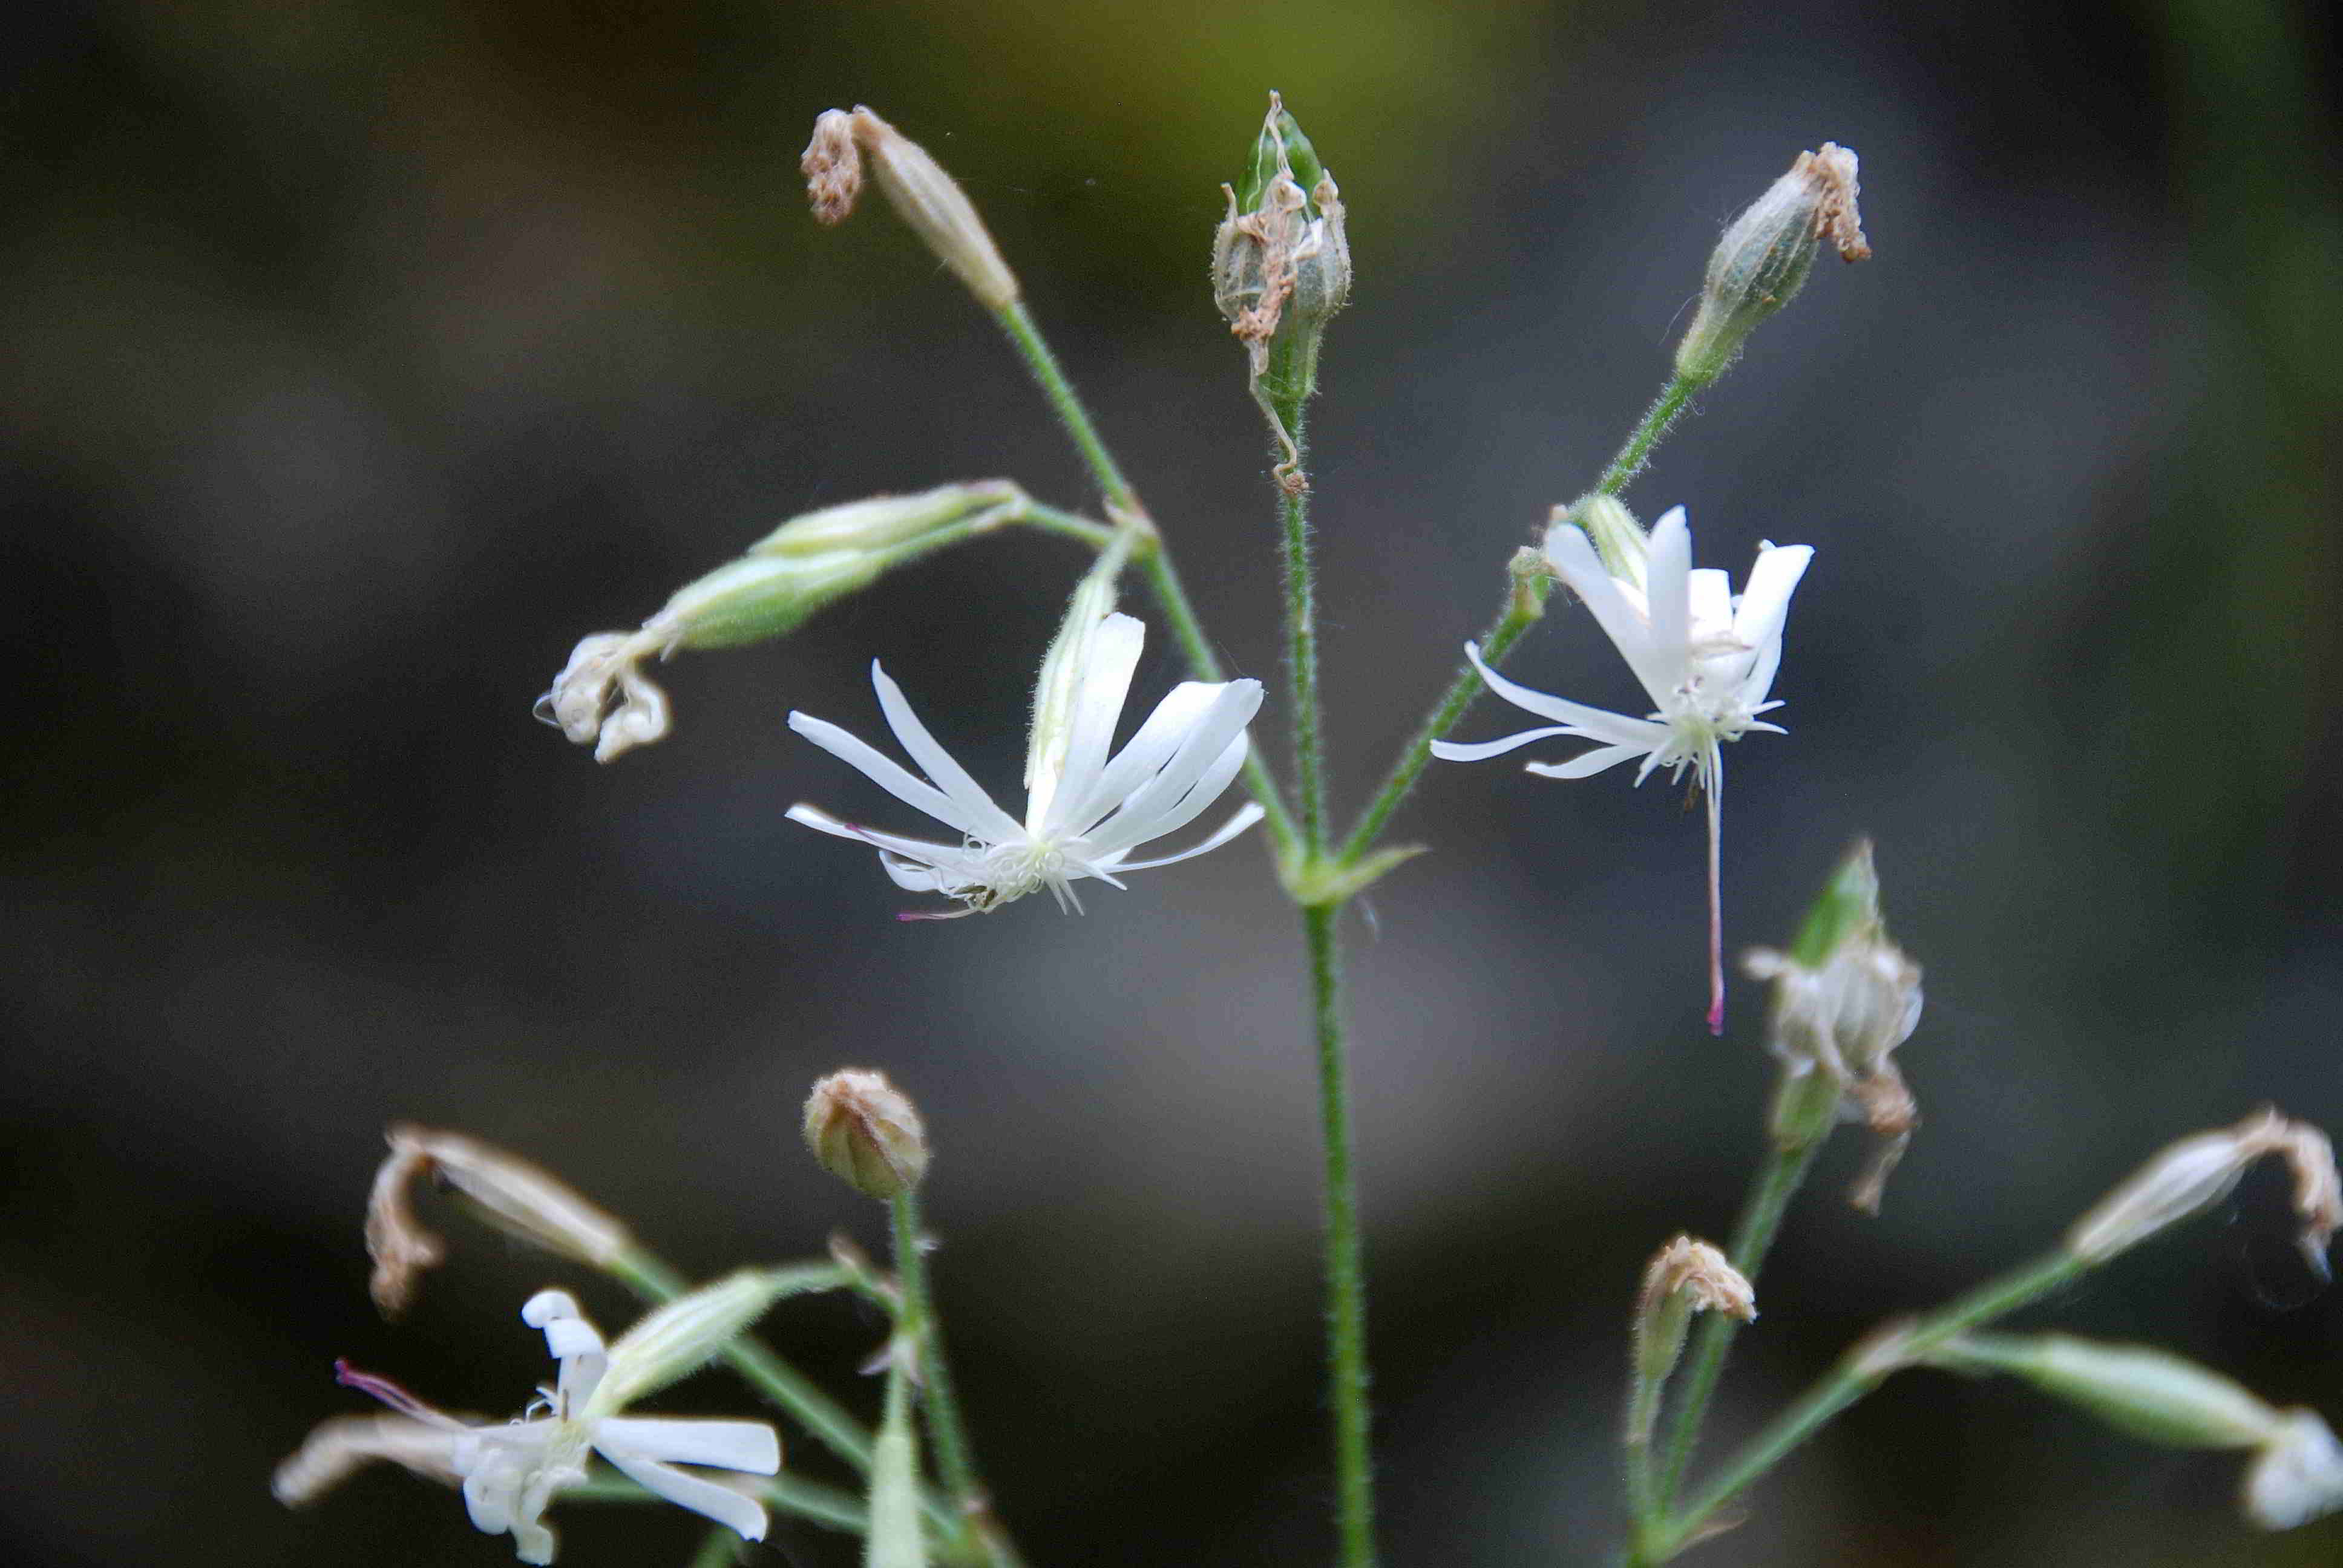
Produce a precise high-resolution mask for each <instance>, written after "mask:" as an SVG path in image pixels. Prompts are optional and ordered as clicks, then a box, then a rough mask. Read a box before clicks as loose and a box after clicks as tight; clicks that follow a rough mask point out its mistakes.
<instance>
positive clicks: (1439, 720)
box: [1334, 592, 1543, 866]
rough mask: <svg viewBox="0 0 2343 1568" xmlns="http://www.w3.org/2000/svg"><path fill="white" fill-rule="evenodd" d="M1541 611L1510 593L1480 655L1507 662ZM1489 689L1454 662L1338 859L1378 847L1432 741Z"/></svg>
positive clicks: (1348, 861) (1349, 860) (1349, 859)
mask: <svg viewBox="0 0 2343 1568" xmlns="http://www.w3.org/2000/svg"><path fill="white" fill-rule="evenodd" d="M1541 613H1543V612H1542V611H1541V610H1540V609H1537V608H1532V607H1531V606H1529V605H1525V604H1524V603H1523V596H1522V595H1521V594H1520V593H1519V592H1514V593H1512V594H1509V595H1508V596H1507V597H1506V601H1505V608H1504V609H1503V611H1501V612H1500V613H1499V614H1498V616H1497V618H1496V620H1495V621H1494V622H1493V623H1492V624H1491V625H1490V627H1489V629H1488V630H1487V631H1486V632H1484V633H1483V634H1482V637H1481V657H1482V658H1484V659H1486V660H1487V661H1488V662H1489V664H1490V666H1491V667H1492V668H1494V667H1496V666H1498V665H1500V664H1503V662H1504V658H1505V655H1506V654H1507V653H1508V652H1509V651H1511V649H1512V648H1513V644H1514V643H1516V642H1518V641H1520V640H1521V635H1522V633H1523V632H1525V631H1527V630H1529V628H1532V627H1533V626H1535V625H1536V624H1537V622H1538V618H1539V616H1540V614H1541ZM1487 689H1488V688H1487V687H1486V686H1485V685H1483V682H1482V680H1481V675H1480V672H1479V671H1478V670H1476V669H1474V668H1473V667H1472V666H1471V665H1469V664H1460V665H1458V666H1457V667H1456V675H1455V678H1453V679H1452V680H1451V681H1450V682H1449V683H1448V689H1447V690H1446V691H1444V692H1443V693H1441V696H1440V700H1439V701H1438V702H1436V703H1434V704H1433V708H1432V712H1431V714H1430V715H1429V716H1428V717H1426V718H1425V719H1424V721H1423V723H1422V724H1421V725H1419V726H1417V728H1416V732H1415V736H1414V738H1413V739H1411V740H1409V741H1408V743H1407V749H1405V750H1403V751H1402V752H1401V753H1400V757H1399V760H1398V761H1397V762H1396V763H1394V764H1393V766H1392V770H1391V773H1390V775H1389V776H1388V777H1386V778H1385V779H1383V787H1382V788H1381V789H1377V790H1376V791H1375V795H1374V799H1373V800H1371V801H1369V802H1368V803H1367V809H1365V810H1364V811H1363V812H1361V813H1360V814H1359V821H1358V825H1357V826H1356V827H1354V828H1353V829H1351V836H1350V837H1349V838H1348V839H1344V840H1343V841H1342V849H1340V850H1339V851H1338V852H1337V853H1336V855H1335V857H1334V859H1335V863H1336V864H1338V865H1342V866H1352V865H1356V864H1357V863H1358V862H1359V860H1360V859H1362V858H1363V857H1364V856H1365V854H1366V853H1367V851H1368V850H1370V849H1373V848H1374V847H1375V840H1377V839H1380V838H1382V837H1383V829H1384V827H1385V825H1386V824H1388V823H1389V822H1390V821H1391V818H1392V813H1393V812H1394V811H1396V810H1398V809H1399V808H1400V803H1401V802H1402V801H1403V800H1405V799H1407V797H1408V793H1409V791H1411V790H1413V789H1414V788H1415V781H1416V780H1417V779H1419V778H1421V777H1422V776H1423V769H1424V765H1425V764H1426V763H1428V762H1430V761H1431V760H1432V743H1433V741H1435V740H1437V739H1440V738H1441V737H1442V736H1443V735H1445V734H1447V733H1448V731H1449V730H1450V729H1453V728H1454V727H1455V724H1456V721H1457V720H1458V719H1462V718H1463V717H1464V710H1465V709H1468V708H1470V707H1472V706H1473V701H1474V699H1477V698H1479V697H1480V695H1481V694H1482V693H1483V691H1485V690H1487Z"/></svg>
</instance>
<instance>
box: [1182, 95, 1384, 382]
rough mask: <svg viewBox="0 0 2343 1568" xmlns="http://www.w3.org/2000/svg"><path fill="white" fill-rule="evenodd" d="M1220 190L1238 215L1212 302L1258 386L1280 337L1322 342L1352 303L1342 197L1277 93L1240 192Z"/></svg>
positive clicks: (1223, 233)
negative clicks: (1331, 321) (1322, 333)
mask: <svg viewBox="0 0 2343 1568" xmlns="http://www.w3.org/2000/svg"><path fill="white" fill-rule="evenodd" d="M1221 190H1222V194H1223V195H1224V196H1227V197H1228V203H1229V208H1228V216H1226V217H1225V218H1223V219H1222V222H1221V226H1220V229H1219V231H1218V232H1217V233H1215V234H1214V235H1213V236H1212V300H1213V303H1214V304H1216V305H1218V306H1219V307H1220V310H1221V314H1222V316H1224V317H1227V318H1228V321H1229V327H1230V330H1231V331H1232V332H1233V333H1234V334H1235V335H1236V337H1237V340H1238V341H1239V342H1241V343H1242V344H1243V345H1244V346H1245V351H1246V354H1247V357H1249V358H1250V360H1251V361H1252V375H1253V377H1255V379H1258V378H1259V377H1261V375H1262V372H1263V371H1264V370H1265V369H1266V368H1267V367H1268V363H1269V345H1270V340H1271V339H1272V338H1273V337H1276V336H1277V335H1278V333H1279V332H1280V331H1281V330H1285V331H1287V332H1288V333H1289V334H1301V335H1304V336H1314V335H1315V334H1316V333H1317V332H1318V330H1319V329H1320V328H1322V327H1324V326H1325V324H1326V322H1327V319H1328V318H1329V317H1332V315H1333V314H1334V312H1336V311H1337V310H1340V309H1341V308H1342V303H1343V301H1344V300H1346V299H1348V298H1350V297H1351V242H1350V237H1349V235H1348V233H1347V231H1346V230H1345V228H1344V223H1343V213H1342V193H1341V192H1340V191H1339V190H1337V189H1336V188H1335V185H1334V178H1333V176H1332V175H1330V174H1328V173H1327V172H1326V171H1325V169H1324V168H1323V167H1322V166H1321V165H1320V164H1319V162H1318V153H1317V149H1316V148H1314V147H1312V146H1311V145H1310V138H1309V137H1307V136H1303V135H1302V127H1301V126H1299V125H1297V124H1295V122H1294V118H1293V116H1292V115H1289V114H1287V113H1286V112H1285V106H1284V104H1283V102H1282V100H1281V99H1280V98H1279V97H1278V95H1276V94H1275V93H1272V94H1271V95H1269V115H1268V117H1267V118H1266V119H1264V120H1263V121H1262V127H1261V134H1260V135H1259V136H1256V137H1255V138H1254V139H1253V147H1252V158H1251V160H1250V162H1249V163H1248V165H1247V167H1246V170H1245V176H1244V179H1243V181H1242V186H1241V188H1240V187H1232V186H1222V187H1221ZM1292 391H1293V392H1295V393H1296V394H1298V395H1302V396H1306V395H1307V394H1308V392H1309V391H1310V387H1308V386H1307V385H1306V384H1305V385H1303V386H1302V387H1295V388H1293V389H1292Z"/></svg>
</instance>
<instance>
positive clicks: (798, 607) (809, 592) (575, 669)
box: [537, 479, 1025, 762]
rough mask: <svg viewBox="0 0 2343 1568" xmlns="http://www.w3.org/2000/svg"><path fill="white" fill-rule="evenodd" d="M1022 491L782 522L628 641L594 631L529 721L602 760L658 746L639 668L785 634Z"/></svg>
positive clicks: (660, 725)
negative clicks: (682, 652)
mask: <svg viewBox="0 0 2343 1568" xmlns="http://www.w3.org/2000/svg"><path fill="white" fill-rule="evenodd" d="M1024 501H1025V495H1024V492H1023V491H1021V490H1020V489H1019V488H1018V487H1016V486H1015V485H1013V484H1011V483H1010V482H1009V481H1007V480H1005V479H988V480H984V481H981V482H979V483H975V484H965V485H942V486H939V487H936V488H935V489H932V490H923V491H921V492H920V493H919V494H918V495H913V496H877V497H873V498H870V499H869V500H862V501H850V502H848V503H846V504H845V505H843V506H838V507H826V508H822V509H821V510H820V511H815V512H808V513H806V514H805V515H804V516H802V517H798V518H790V519H789V521H788V522H786V523H783V524H782V525H781V526H780V527H779V528H775V529H774V530H773V531H772V532H771V533H769V534H768V535H766V536H765V537H764V538H762V539H759V541H757V543H755V544H753V545H751V546H749V549H748V553H747V554H746V555H745V556H743V557H742V558H740V559H739V560H737V561H733V562H731V563H729V565H726V566H721V567H719V568H716V569H715V570H714V571H712V572H709V574H708V575H707V576H705V577H703V578H699V579H698V580H696V581H694V582H690V583H688V584H686V585H685V586H684V587H682V588H678V589H677V590H676V592H675V594H674V596H673V597H672V598H669V600H668V602H667V606H666V608H663V609H661V610H660V611H659V614H657V615H655V616H653V617H651V618H650V619H649V620H647V621H645V622H644V623H643V624H642V628H641V629H640V630H639V631H633V632H617V631H604V632H596V633H595V634H594V635H592V636H591V637H588V638H585V639H584V640H582V641H580V642H579V643H578V647H577V649H576V650H575V651H574V652H572V653H571V654H570V656H569V663H568V665H567V666H566V667H564V668H563V669H562V671H561V673H560V674H559V675H558V676H556V677H554V680H553V686H552V688H551V689H549V690H548V691H547V692H546V694H545V695H544V696H543V697H540V698H539V699H538V703H537V712H538V718H540V719H545V720H546V721H547V722H548V723H551V724H555V725H558V727H559V728H560V729H561V732H562V733H563V734H564V735H566V736H568V738H569V739H570V740H571V741H572V742H573V743H575V744H577V745H579V746H586V745H591V746H593V747H594V758H595V760H596V761H598V762H608V761H610V760H611V759H614V758H617V757H620V756H623V755H625V754H626V753H627V752H628V751H630V750H632V749H634V748H636V747H638V746H647V745H649V744H650V743H651V742H653V741H655V740H659V739H664V738H665V736H666V735H667V732H668V729H669V710H668V699H667V693H666V692H665V691H664V690H663V689H660V688H659V685H658V684H657V683H656V682H654V681H653V680H652V679H651V678H649V676H647V675H645V674H644V673H643V666H644V664H645V663H646V662H648V661H649V660H650V659H652V658H660V659H665V658H668V657H669V656H670V655H672V654H673V653H674V652H675V651H676V650H677V649H678V648H737V647H739V646H740V645H741V644H743V643H750V642H758V641H761V640H763V639H764V638H769V637H780V636H783V635H785V634H786V633H789V632H791V631H795V630H796V629H797V628H799V626H801V625H803V624H804V623H805V621H806V619H807V618H808V617H809V616H811V615H812V614H813V613H814V612H815V611H816V610H819V609H820V608H823V607H825V606H827V605H829V604H831V603H833V602H834V601H836V600H838V599H841V598H845V597H846V596H847V595H849V594H850V593H856V592H859V591H860V590H861V589H863V588H868V587H870V584H871V583H873V582H875V581H877V580H878V578H879V577H880V574H882V573H884V572H886V571H887V570H889V569H890V568H894V567H897V566H900V565H902V564H903V563H904V562H906V561H909V560H910V559H912V558H914V557H917V556H919V555H921V554H924V553H925V552H926V551H928V550H930V549H933V548H938V547H940V546H942V545H946V544H950V543H953V542H955V541H957V540H959V539H961V538H968V537H970V535H973V534H977V533H981V532H984V531H985V530H987V529H989V528H996V527H999V526H1000V525H1001V524H1002V523H1005V522H1007V521H1009V520H1010V519H1011V517H1012V516H1014V515H1015V511H1016V508H1018V507H1019V506H1020V505H1021V504H1023V503H1024Z"/></svg>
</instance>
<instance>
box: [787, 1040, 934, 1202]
mask: <svg viewBox="0 0 2343 1568" xmlns="http://www.w3.org/2000/svg"><path fill="white" fill-rule="evenodd" d="M805 1141H806V1147H807V1148H808V1149H809V1150H811V1151H813V1157H814V1158H815V1159H816V1160H818V1161H820V1162H821V1168H822V1169H823V1170H825V1171H829V1172H830V1174H831V1175H833V1176H835V1177H837V1178H838V1179H839V1180H840V1181H844V1182H845V1183H846V1184H847V1185H848V1186H850V1187H852V1188H853V1189H854V1190H855V1191H858V1192H861V1193H864V1194H867V1195H868V1196H870V1197H872V1198H877V1199H880V1200H881V1201H890V1200H893V1199H896V1198H900V1197H901V1196H902V1195H903V1194H904V1193H906V1192H909V1191H912V1190H913V1189H915V1188H917V1187H918V1186H919V1184H920V1178H921V1177H922V1176H925V1175H926V1174H927V1171H928V1134H927V1129H926V1128H925V1127H923V1126H922V1125H921V1124H920V1113H919V1111H918V1110H917V1108H915V1107H914V1106H913V1105H912V1104H911V1102H910V1100H909V1099H907V1098H905V1096H904V1095H903V1093H902V1092H901V1091H900V1090H898V1089H897V1088H896V1087H895V1086H894V1085H893V1084H891V1083H890V1082H888V1081H887V1075H886V1074H884V1073H881V1072H860V1071H855V1070H847V1071H844V1072H833V1073H831V1074H830V1076H829V1077H828V1078H825V1079H823V1080H822V1081H820V1082H819V1083H817V1084H815V1085H814V1086H813V1094H812V1095H811V1097H810V1098H809V1099H808V1100H807V1101H806V1108H805Z"/></svg>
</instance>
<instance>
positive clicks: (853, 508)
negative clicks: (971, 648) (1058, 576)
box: [748, 479, 1025, 556]
mask: <svg viewBox="0 0 2343 1568" xmlns="http://www.w3.org/2000/svg"><path fill="white" fill-rule="evenodd" d="M1024 499H1025V492H1024V491H1022V490H1021V489H1019V488H1018V487H1016V486H1015V485H1013V484H1011V483H1010V482H1009V481H1008V480H1006V479H983V480H979V481H977V482H975V483H973V484H965V485H939V486H937V487H935V488H934V489H932V490H922V491H920V493H919V494H918V495H916V496H873V497H871V498H870V499H868V500H863V501H848V502H846V503H845V504H844V505H842V506H836V507H824V508H821V510H820V511H818V512H808V513H806V514H805V515H803V516H802V517H796V518H790V519H789V521H788V522H786V523H783V524H782V525H781V526H780V527H779V528H775V529H774V530H773V531H772V532H771V533H769V534H767V535H766V536H765V537H764V538H761V539H759V540H758V541H757V542H756V543H755V544H753V545H750V546H749V551H748V553H749V554H750V555H752V556H825V555H829V554H830V553H831V552H832V551H836V550H862V551H880V550H892V549H896V548H900V547H901V546H904V545H909V544H917V543H919V542H920V540H922V539H925V538H930V536H932V535H934V534H937V533H940V532H941V531H942V530H944V529H946V528H951V527H952V526H953V525H955V524H959V523H963V522H966V521H968V520H969V519H970V518H973V517H977V516H979V515H980V514H982V513H983V512H985V511H987V510H988V509H990V508H1006V507H1014V506H1015V505H1017V504H1018V503H1020V502H1021V501H1023V500H1024ZM1004 520H1005V519H1004Z"/></svg>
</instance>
